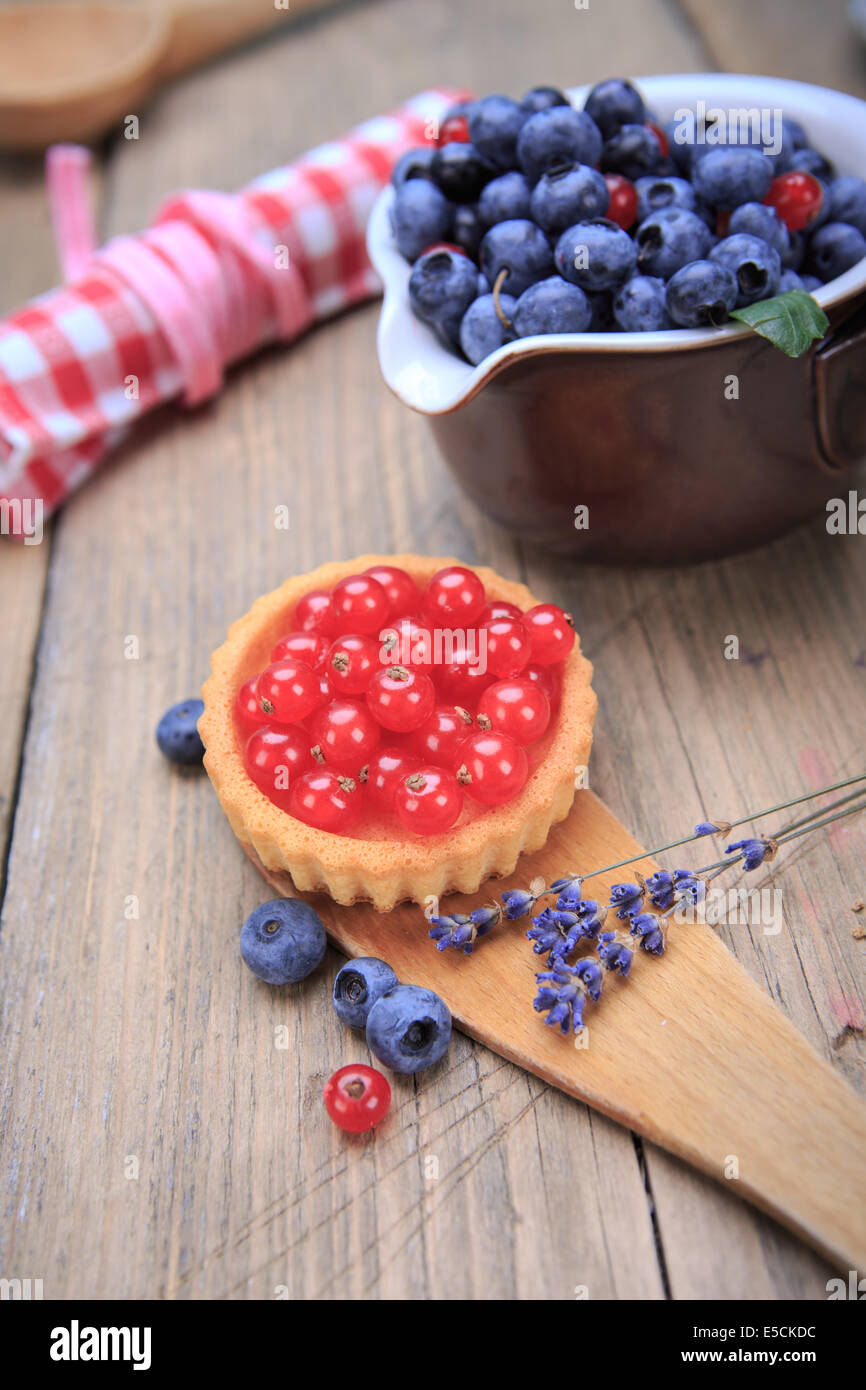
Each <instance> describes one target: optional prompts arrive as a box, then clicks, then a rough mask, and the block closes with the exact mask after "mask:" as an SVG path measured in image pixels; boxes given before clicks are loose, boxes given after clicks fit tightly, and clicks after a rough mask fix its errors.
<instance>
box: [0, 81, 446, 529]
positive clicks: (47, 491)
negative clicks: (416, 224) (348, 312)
mask: <svg viewBox="0 0 866 1390" xmlns="http://www.w3.org/2000/svg"><path fill="white" fill-rule="evenodd" d="M465 96H466V93H463V92H459V91H454V90H449V89H446V88H436V89H434V90H431V91H428V92H422V93H421V94H420V95H418V96H416V97H414V98H412V100H410V101H408V102H406V104H405V105H404V106H401V107H399V108H398V109H397V110H396V111H392V112H391V113H390V114H388V115H385V116H378V117H375V118H373V119H372V120H369V121H365V122H364V123H363V124H362V125H359V126H357V127H356V128H355V129H354V130H352V131H350V133H349V134H348V135H345V136H344V137H343V138H342V139H340V140H335V141H331V142H329V143H328V144H325V145H320V146H318V147H317V148H316V149H314V150H310V151H309V152H308V153H307V154H305V155H303V156H302V157H301V158H300V159H298V160H296V161H295V162H294V163H292V164H287V165H285V166H283V167H282V168H279V169H273V170H272V171H271V172H270V173H268V174H264V175H262V176H261V177H260V178H257V179H255V180H254V181H253V182H252V183H251V184H249V185H247V187H245V188H243V189H241V190H240V192H238V193H234V194H229V193H219V192H215V191H211V190H193V191H190V192H186V193H181V194H178V195H176V196H173V197H171V198H170V199H169V200H168V201H167V202H166V203H164V204H163V206H162V207H161V208H160V209H159V211H158V213H157V215H156V217H155V218H154V221H153V223H152V225H151V226H150V227H149V228H147V229H146V230H145V231H143V232H139V233H137V234H136V235H134V236H121V237H116V238H114V239H113V240H112V241H110V242H108V243H107V245H106V246H104V247H103V248H102V249H101V250H96V249H95V248H94V247H93V246H92V245H91V238H92V225H93V223H92V217H91V215H90V209H89V207H88V206H87V199H86V194H85V188H86V177H87V155H86V152H83V151H82V150H81V149H80V148H79V147H77V146H62V147H55V148H54V149H53V150H51V151H49V155H48V161H47V178H48V188H49V194H50V196H51V200H52V213H53V218H54V226H55V234H56V238H57V241H58V251H59V253H60V259H61V264H62V266H63V268H64V273H65V274H66V276H67V278H68V283H67V284H65V285H63V286H62V287H60V288H58V289H54V290H50V291H49V292H48V293H46V294H43V295H41V296H39V297H38V298H37V299H34V300H31V301H30V303H29V304H26V305H25V306H24V307H23V308H22V309H19V310H18V311H17V312H15V313H13V314H11V315H10V316H9V317H8V318H6V319H5V320H3V321H2V322H0V504H2V503H4V502H5V503H6V506H5V514H6V516H7V523H8V515H9V511H10V508H11V507H14V506H15V505H18V506H20V505H21V504H22V503H23V502H25V501H26V502H27V503H28V504H32V503H33V502H38V503H39V505H40V507H41V509H42V515H43V516H48V515H50V513H51V512H52V511H54V510H55V508H56V507H58V506H59V505H60V503H62V502H63V501H64V500H65V498H66V497H68V496H69V494H70V493H71V492H72V491H73V490H74V489H75V488H76V487H78V486H80V484H81V483H83V482H85V481H86V479H87V478H89V477H90V476H91V474H92V473H93V472H94V470H95V469H96V468H97V467H98V466H99V464H100V462H101V461H102V459H103V458H104V457H105V454H106V453H107V452H108V450H109V449H110V448H111V447H112V445H113V444H115V443H117V441H118V440H119V439H120V437H121V436H122V435H123V434H125V433H126V431H127V430H128V429H129V428H130V427H131V426H132V425H134V423H135V421H136V420H137V419H139V417H140V416H142V415H144V414H145V413H146V412H147V411H149V410H152V409H153V408H154V407H155V406H158V405H161V404H163V403H164V402H166V401H170V400H172V399H174V398H175V397H181V398H182V400H183V402H184V404H186V405H190V406H194V405H196V404H198V403H199V402H200V401H203V400H206V399H208V398H209V397H211V396H213V395H214V394H215V393H216V392H217V391H219V390H220V388H221V386H222V382H223V374H224V370H225V368H226V367H227V366H228V365H230V364H231V363H233V362H237V361H239V360H240V359H242V358H244V357H247V356H249V355H250V354H251V353H253V352H255V351H256V350H257V349H259V348H261V347H263V346H264V345H265V344H267V343H271V342H274V341H278V340H281V341H284V342H287V341H290V340H291V339H293V338H296V337H298V336H299V335H300V334H301V333H303V332H304V331H305V329H307V328H308V327H309V326H310V325H311V324H313V323H315V322H317V321H319V320H321V319H324V318H327V317H329V316H330V315H331V314H336V313H339V311H340V310H342V309H345V308H347V307H348V306H349V305H351V304H355V303H357V302H359V301H361V300H363V299H366V298H369V297H370V296H371V295H375V294H378V293H379V289H380V286H379V281H378V278H377V276H376V274H375V272H374V271H373V269H372V267H371V265H370V263H369V260H368V258H367V251H366V245H365V229H366V222H367V218H368V216H369V213H370V209H371V208H372V205H373V203H374V201H375V199H376V197H377V195H378V193H379V191H380V190H381V188H382V187H383V186H384V185H385V184H386V183H387V181H388V179H389V178H390V175H391V170H392V168H393V166H394V162H395V160H396V159H397V158H398V157H399V156H400V155H401V154H402V153H403V152H404V151H405V150H407V149H411V148H412V147H413V146H415V145H420V144H424V143H425V142H429V141H430V140H431V139H432V138H433V137H434V136H435V132H436V129H437V126H438V122H439V121H440V119H441V117H442V115H443V114H444V113H445V111H446V110H447V109H448V107H449V106H451V105H453V104H454V103H455V102H456V101H458V100H460V99H462V98H464V97H465ZM2 529H4V530H7V531H8V530H9V529H10V527H9V525H8V524H7V525H6V526H5V527H4V528H2ZM12 529H14V528H12Z"/></svg>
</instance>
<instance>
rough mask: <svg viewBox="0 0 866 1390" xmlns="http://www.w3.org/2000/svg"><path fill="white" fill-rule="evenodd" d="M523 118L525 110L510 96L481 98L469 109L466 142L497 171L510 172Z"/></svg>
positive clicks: (513, 163) (515, 155) (524, 118)
mask: <svg viewBox="0 0 866 1390" xmlns="http://www.w3.org/2000/svg"><path fill="white" fill-rule="evenodd" d="M526 118H527V116H526V111H525V110H524V109H523V107H521V106H518V104H517V102H516V101H512V100H511V97H503V96H499V95H497V94H494V95H493V96H488V97H482V98H481V100H480V101H475V102H473V103H472V106H471V108H470V110H469V139H470V140H471V141H472V143H473V145H474V146H475V148H476V149H477V150H478V151H479V153H480V154H482V155H483V156H484V157H485V159H489V160H490V163H491V164H494V165H495V166H496V168H497V169H513V168H514V165H515V164H516V162H517V137H518V135H519V134H520V131H521V129H522V127H523V124H524V122H525V121H526Z"/></svg>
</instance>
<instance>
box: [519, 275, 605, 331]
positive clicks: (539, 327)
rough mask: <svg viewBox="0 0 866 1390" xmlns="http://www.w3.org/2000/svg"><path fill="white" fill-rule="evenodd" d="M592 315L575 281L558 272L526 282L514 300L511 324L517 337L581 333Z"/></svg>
mask: <svg viewBox="0 0 866 1390" xmlns="http://www.w3.org/2000/svg"><path fill="white" fill-rule="evenodd" d="M591 319H592V306H591V305H590V302H589V300H588V299H587V297H586V295H585V294H584V292H583V290H582V289H580V288H579V286H577V285H570V284H569V283H568V281H567V280H563V278H562V276H561V275H551V276H550V278H549V279H547V280H539V281H538V283H537V284H535V285H530V286H529V289H528V290H524V292H523V294H522V295H521V296H520V298H519V299H518V301H517V308H516V309H515V311H514V327H515V329H516V330H517V336H518V337H519V338H528V337H530V336H531V335H532V334H533V333H585V332H586V330H587V329H588V328H589V325H590V320H591Z"/></svg>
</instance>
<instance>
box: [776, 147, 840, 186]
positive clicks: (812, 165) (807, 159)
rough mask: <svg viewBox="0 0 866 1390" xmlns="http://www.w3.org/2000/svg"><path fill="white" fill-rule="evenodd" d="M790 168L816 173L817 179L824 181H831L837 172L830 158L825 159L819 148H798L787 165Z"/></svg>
mask: <svg viewBox="0 0 866 1390" xmlns="http://www.w3.org/2000/svg"><path fill="white" fill-rule="evenodd" d="M787 167H788V168H789V169H802V170H804V172H805V173H807V174H814V175H815V178H816V179H820V180H821V182H822V183H829V182H830V180H831V179H832V178H833V176H834V175H835V173H836V170H835V169H834V168H833V165H832V164H831V163H830V161H829V159H825V158H824V156H823V155H822V154H819V153H818V151H817V150H809V149H804V150H796V151H795V152H794V154H793V155H792V156H791V159H790V161H789V163H788V166H787Z"/></svg>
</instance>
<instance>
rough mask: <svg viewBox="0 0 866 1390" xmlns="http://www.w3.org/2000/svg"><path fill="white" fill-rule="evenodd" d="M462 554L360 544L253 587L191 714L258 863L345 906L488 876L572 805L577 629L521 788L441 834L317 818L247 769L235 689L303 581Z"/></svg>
mask: <svg viewBox="0 0 866 1390" xmlns="http://www.w3.org/2000/svg"><path fill="white" fill-rule="evenodd" d="M463 563H464V562H463V561H461V560H455V559H453V558H450V557H448V556H444V557H442V556H439V557H426V556H419V555H411V554H410V555H362V556H359V557H358V558H357V559H356V560H350V561H342V562H339V563H331V564H327V565H321V566H320V567H319V568H318V569H317V570H313V571H312V572H311V573H309V574H302V575H298V576H296V577H294V578H292V579H287V580H286V582H285V583H284V584H282V585H281V586H280V587H279V588H278V589H274V590H273V592H272V593H269V594H264V595H263V596H262V597H261V598H258V599H256V601H255V603H254V604H253V606H252V608H251V609H250V610H249V612H248V613H246V614H245V615H244V617H242V618H239V619H238V620H237V622H235V623H233V624H232V626H231V627H230V628H229V632H228V636H227V638H226V641H225V642H224V643H223V645H222V646H221V647H219V648H218V650H217V651H215V652H214V653H213V655H212V657H211V667H212V674H211V676H210V677H209V679H208V680H207V681H206V682H205V685H204V687H203V689H202V698H203V700H204V706H205V708H204V713H203V715H202V716H201V719H200V720H199V726H198V727H199V732H200V734H201V737H202V741H203V742H204V745H205V749H206V753H205V759H204V765H205V767H206V769H207V772H208V776H209V777H210V779H211V781H212V783H213V785H214V787H215V788H216V792H217V796H218V797H219V799H220V802H221V804H222V807H223V810H224V811H225V813H226V815H227V816H228V819H229V821H230V823H231V826H232V829H233V830H234V832H235V835H236V836H237V837H238V839H239V840H240V841H241V842H242V843H243V844H246V845H251V846H252V847H253V849H254V850H255V852H256V853H257V854H258V856H259V858H260V859H261V861H262V863H263V864H264V865H265V867H266V868H268V869H278V870H286V871H287V872H288V873H289V874H291V877H292V881H293V883H294V884H295V887H296V888H298V889H299V890H300V891H301V892H324V893H328V894H329V895H330V896H331V897H332V898H333V899H334V901H335V902H338V903H342V904H345V905H347V906H348V905H350V904H351V903H354V902H359V901H365V902H372V903H373V904H374V906H375V907H376V908H377V909H378V910H379V911H380V912H388V911H390V910H391V908H393V907H394V906H396V904H397V903H399V902H404V901H406V900H413V901H415V902H417V903H420V904H422V905H425V903H426V900H427V899H428V898H431V897H440V896H444V895H445V894H446V893H450V892H458V893H474V892H476V891H477V890H478V888H479V887H480V886H481V884H482V883H484V881H485V880H486V879H488V878H492V877H500V876H506V875H508V874H511V873H513V871H514V868H515V865H516V863H517V860H518V857H519V856H520V855H521V854H522V853H532V852H533V851H535V850H537V849H540V848H541V846H542V845H543V844H544V843H545V841H546V840H547V837H548V835H549V834H550V830H551V827H552V826H553V825H555V824H556V823H557V822H558V821H561V820H564V819H565V817H566V816H567V815H568V812H569V810H570V809H571V804H572V801H573V800H574V794H575V785H576V781H577V779H576V775H575V773H576V769H577V768H578V767H582V766H585V765H586V764H587V762H588V759H589V750H590V747H591V744H592V724H593V719H594V717H595V711H596V705H597V701H596V697H595V693H594V691H593V689H592V686H591V684H590V682H591V679H592V666H591V665H590V663H589V662H588V661H587V660H586V658H585V657H584V656H583V655H582V654H581V651H580V642H579V640H578V641H576V642H575V644H574V647H573V649H572V651H571V653H570V655H569V656H568V658H567V660H566V661H565V662H564V663H563V669H562V700H561V704H560V707H559V709H558V711H557V713H556V716H555V719H554V720H553V721H552V723H553V728H552V731H551V732H550V733H548V734H547V735H546V736H545V739H544V740H543V741H542V743H541V744H540V745H538V747H539V749H540V752H541V758H540V761H539V762H538V763H537V765H535V766H534V767H533V770H532V771H531V773H530V776H529V778H528V780H527V782H526V785H525V787H524V788H523V790H522V792H521V793H520V795H519V796H517V797H515V798H514V800H513V801H510V802H508V804H507V805H505V806H498V807H495V808H493V809H491V810H484V811H482V810H481V809H480V808H479V813H478V814H477V815H476V816H475V817H474V819H468V820H467V821H466V822H465V823H463V822H458V824H457V825H456V826H455V827H454V828H453V829H452V830H450V831H449V832H448V833H447V834H446V835H438V836H431V837H430V838H425V839H418V840H415V839H412V838H408V839H395V838H394V837H393V835H392V834H391V833H390V832H389V834H388V836H387V837H383V836H381V835H380V836H379V837H378V838H366V839H362V838H355V837H353V836H347V835H334V834H331V833H329V832H327V831H322V830H316V829H314V828H313V827H312V826H308V825H304V824H303V823H302V822H301V821H298V820H295V819H294V817H293V816H290V815H288V813H287V812H285V811H282V810H280V809H279V807H278V806H275V805H274V803H273V802H272V801H270V800H269V799H268V797H266V796H265V794H264V793H263V792H261V791H260V790H259V788H258V787H257V786H256V785H255V783H254V782H253V781H252V780H251V779H250V778H249V777H248V775H247V772H246V769H245V768H244V762H243V740H242V736H241V735H240V734H239V733H238V731H237V729H236V726H235V718H234V703H235V696H236V694H237V691H238V690H239V688H240V686H241V685H242V684H243V682H244V681H245V680H246V679H247V678H248V677H249V676H250V675H252V674H253V673H254V672H256V671H260V670H262V669H263V668H264V667H265V666H266V665H267V663H268V658H269V654H270V652H271V649H272V648H273V646H274V644H275V643H276V642H277V641H278V639H279V638H280V637H282V636H284V635H285V632H286V629H287V618H288V615H289V614H290V613H291V611H292V610H293V608H294V606H295V604H296V603H297V601H298V599H300V598H301V597H302V596H303V595H304V594H305V593H307V592H309V590H310V589H331V588H333V586H334V585H335V584H336V583H337V582H338V581H339V580H340V579H343V578H345V577H346V576H347V575H350V574H358V573H359V572H360V571H362V570H365V569H368V568H369V567H370V566H372V565H377V564H388V565H398V566H400V567H401V568H402V569H405V570H407V571H408V572H409V574H411V575H412V576H413V578H414V579H416V580H417V581H418V582H419V583H420V584H421V585H422V587H423V585H424V584H425V583H426V582H427V580H428V579H429V578H430V577H431V575H433V574H435V573H436V571H437V570H439V569H443V568H444V567H445V566H446V565H457V564H463ZM466 568H468V569H472V570H474V572H475V573H476V574H477V575H478V577H479V579H480V580H481V581H482V583H483V584H484V587H485V589H486V590H487V594H488V598H489V599H503V600H508V601H510V602H511V603H516V604H517V605H518V606H519V607H520V608H522V609H524V610H525V609H527V608H532V607H533V606H534V605H535V604H537V603H538V602H540V600H539V599H537V598H535V597H534V595H532V594H531V593H530V591H529V590H528V589H527V588H526V586H525V585H523V584H517V583H513V582H512V581H510V580H506V579H503V578H502V577H501V576H500V575H498V574H496V572H495V571H494V570H491V569H487V568H485V567H483V566H475V565H468V566H466Z"/></svg>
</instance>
